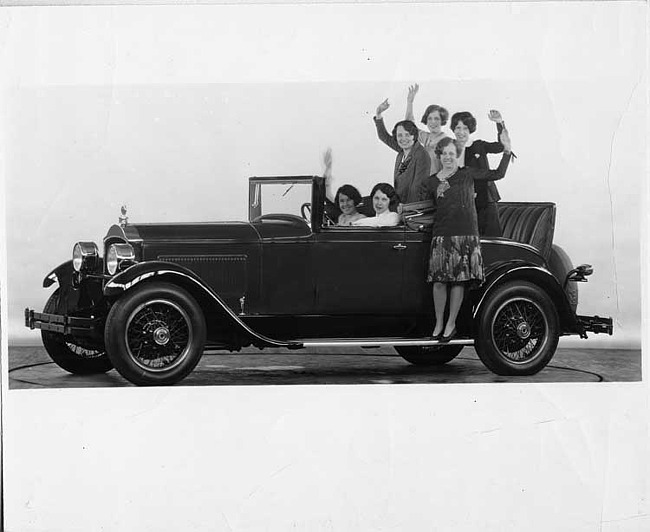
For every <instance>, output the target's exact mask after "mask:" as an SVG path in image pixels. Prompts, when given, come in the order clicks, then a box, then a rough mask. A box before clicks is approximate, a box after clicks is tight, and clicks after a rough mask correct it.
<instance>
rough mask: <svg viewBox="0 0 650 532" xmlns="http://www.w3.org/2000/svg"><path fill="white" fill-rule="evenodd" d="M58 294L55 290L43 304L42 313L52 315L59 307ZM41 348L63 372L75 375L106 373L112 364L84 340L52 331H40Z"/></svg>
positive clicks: (97, 349) (95, 346) (96, 347)
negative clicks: (43, 347)
mask: <svg viewBox="0 0 650 532" xmlns="http://www.w3.org/2000/svg"><path fill="white" fill-rule="evenodd" d="M59 298H60V292H59V289H58V288H57V289H56V290H55V291H54V293H53V294H52V295H51V296H50V298H49V299H48V300H47V303H46V304H45V308H44V309H43V312H44V313H45V314H54V313H55V312H56V309H57V307H58V306H59ZM41 338H42V340H43V346H45V350H46V351H47V354H48V355H50V357H51V358H52V360H53V361H54V362H55V363H56V364H57V365H59V366H60V367H62V368H63V369H64V370H66V371H69V372H70V373H74V374H76V375H92V374H95V373H106V372H107V371H109V370H111V369H113V364H112V363H111V361H110V360H109V358H108V356H107V355H106V351H105V350H104V349H103V348H99V347H98V346H97V345H93V344H92V343H90V342H89V341H88V340H85V339H84V338H76V337H74V336H70V335H68V334H61V333H56V332H52V331H41Z"/></svg>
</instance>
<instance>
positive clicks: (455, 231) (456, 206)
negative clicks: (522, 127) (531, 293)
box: [427, 129, 511, 342]
mask: <svg viewBox="0 0 650 532" xmlns="http://www.w3.org/2000/svg"><path fill="white" fill-rule="evenodd" d="M500 139H501V143H502V144H503V157H502V158H501V163H500V164H499V167H498V168H497V169H496V170H490V169H479V168H471V167H468V166H465V167H463V168H460V167H459V166H458V157H459V156H460V154H461V146H460V145H459V144H458V143H457V142H456V141H455V140H452V139H450V138H444V139H442V140H441V141H440V142H439V143H438V146H437V147H436V153H437V155H438V158H439V159H440V163H441V170H440V171H439V172H438V173H437V174H435V175H434V176H431V180H430V183H429V187H430V188H429V193H430V196H431V198H432V199H433V201H434V202H435V204H436V211H435V214H434V218H433V229H432V230H433V238H432V240H431V257H430V260H429V275H428V278H427V280H428V281H429V282H433V304H434V310H435V320H436V323H435V326H434V329H433V337H434V338H435V339H438V340H441V341H443V342H448V341H449V340H451V339H452V338H453V337H454V336H455V335H456V318H457V316H458V311H459V310H460V307H461V304H462V302H463V297H464V295H465V286H466V285H467V284H469V283H472V282H480V281H482V280H483V260H482V257H481V249H480V239H479V232H478V223H477V216H476V208H475V206H474V181H477V182H480V181H485V180H491V181H496V180H498V179H502V178H503V177H504V176H505V173H506V169H507V168H508V163H509V161H510V152H511V149H510V136H509V135H508V132H507V130H505V129H504V130H503V132H502V133H501V137H500ZM449 287H450V289H449V290H448V288H449ZM448 291H449V317H448V319H447V323H446V324H445V323H444V313H445V307H446V305H447V299H448V296H447V292H448Z"/></svg>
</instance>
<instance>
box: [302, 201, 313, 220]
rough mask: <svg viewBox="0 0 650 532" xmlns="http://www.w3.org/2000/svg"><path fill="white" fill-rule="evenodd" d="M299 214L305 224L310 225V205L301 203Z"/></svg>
mask: <svg viewBox="0 0 650 532" xmlns="http://www.w3.org/2000/svg"><path fill="white" fill-rule="evenodd" d="M300 214H301V216H302V217H303V219H304V220H305V221H306V222H309V223H311V203H303V204H302V205H301V206H300Z"/></svg>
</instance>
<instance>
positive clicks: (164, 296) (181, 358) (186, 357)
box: [104, 283, 206, 386]
mask: <svg viewBox="0 0 650 532" xmlns="http://www.w3.org/2000/svg"><path fill="white" fill-rule="evenodd" d="M205 331H206V327H205V318H204V316H203V312H202V311H201V308H200V307H199V305H198V304H197V303H196V301H195V300H194V298H193V297H192V296H191V295H190V294H188V293H187V292H186V291H185V290H183V289H182V288H179V287H178V286H175V285H173V284H168V283H147V284H145V285H142V286H140V287H138V288H135V289H133V291H132V292H129V293H127V294H125V295H124V296H122V298H121V299H119V300H118V301H117V302H116V303H115V304H114V305H113V306H112V308H111V310H110V312H109V313H108V318H107V320H106V328H105V331H104V340H105V343H106V352H107V353H108V356H109V358H110V359H111V361H112V362H113V364H114V366H115V369H117V371H119V372H120V375H122V376H123V377H124V378H125V379H127V380H128V381H130V382H132V383H133V384H137V385H140V386H152V385H170V384H175V383H177V382H179V381H181V380H182V379H184V378H185V377H186V376H187V375H188V374H189V373H190V372H191V371H192V370H193V369H194V368H195V367H196V365H197V364H198V362H199V359H200V358H201V355H202V354H203V347H204V345H205V334H206V332H205Z"/></svg>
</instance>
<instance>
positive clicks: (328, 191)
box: [323, 148, 334, 202]
mask: <svg viewBox="0 0 650 532" xmlns="http://www.w3.org/2000/svg"><path fill="white" fill-rule="evenodd" d="M323 165H324V166H325V170H323V177H324V178H325V197H326V199H328V200H329V201H331V202H334V192H333V191H332V148H327V149H326V150H325V151H324V152H323Z"/></svg>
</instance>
